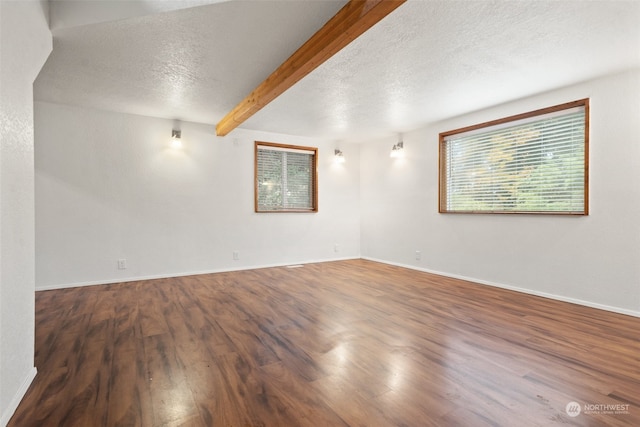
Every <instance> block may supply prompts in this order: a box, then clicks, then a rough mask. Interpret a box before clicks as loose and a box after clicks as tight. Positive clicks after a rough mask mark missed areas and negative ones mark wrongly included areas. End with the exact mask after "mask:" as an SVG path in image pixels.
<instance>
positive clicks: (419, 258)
mask: <svg viewBox="0 0 640 427" xmlns="http://www.w3.org/2000/svg"><path fill="white" fill-rule="evenodd" d="M421 259H422V252H420V251H416V261H420V260H421Z"/></svg>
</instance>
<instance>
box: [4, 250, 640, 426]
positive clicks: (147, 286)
mask: <svg viewBox="0 0 640 427" xmlns="http://www.w3.org/2000/svg"><path fill="white" fill-rule="evenodd" d="M639 331H640V319H639V318H634V317H629V316H624V315H618V314H614V313H609V312H604V311H599V310H595V309H591V308H587V307H582V306H577V305H573V304H568V303H562V302H558V301H553V300H549V299H544V298H538V297H533V296H527V295H524V294H519V293H516V292H510V291H505V290H501V289H495V288H491V287H488V286H483V285H476V284H472V283H468V282H463V281H459V280H454V279H449V278H444V277H439V276H434V275H430V274H426V273H421V272H416V271H412V270H407V269H403V268H398V267H394V266H389V265H384V264H379V263H374V262H370V261H365V260H352V261H340V262H330V263H321V264H310V265H305V266H304V267H301V268H270V269H262V270H252V271H242V272H232V273H221V274H211V275H201V276H191V277H183V278H176V279H163V280H151V281H140V282H133V283H124V284H114V285H105V286H93V287H85V288H72V289H64V290H55V291H44V292H37V293H36V356H35V362H36V366H37V368H38V375H37V377H36V379H35V380H34V382H33V384H32V386H31V388H30V389H29V391H28V392H27V395H26V396H25V398H24V399H23V401H22V403H21V404H20V406H19V408H18V410H17V411H16V413H15V415H14V417H13V418H12V420H11V421H10V423H9V426H12V427H29V426H38V427H40V426H82V427H87V426H346V425H349V426H474V427H475V426H485V425H487V426H489V425H491V426H496V425H498V426H551V425H567V424H568V425H578V426H640V341H639V335H640V332H639ZM570 402H577V403H578V404H580V405H581V406H580V409H581V413H580V414H578V415H577V416H575V417H572V416H569V414H568V413H567V411H566V408H567V405H568V404H569V403H570ZM605 405H617V406H605ZM574 409H576V407H575V406H574ZM616 412H617V413H616ZM575 414H576V413H575V412H574V413H572V415H575Z"/></svg>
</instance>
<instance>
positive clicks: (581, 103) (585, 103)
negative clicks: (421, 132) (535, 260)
mask: <svg viewBox="0 0 640 427" xmlns="http://www.w3.org/2000/svg"><path fill="white" fill-rule="evenodd" d="M577 107H583V108H584V210H583V211H580V212H569V211H515V210H514V211H507V210H468V211H462V210H460V211H456V210H447V181H446V167H447V163H446V161H447V159H446V149H445V145H446V139H447V137H450V136H452V135H456V134H462V133H466V132H472V131H476V130H478V129H482V128H489V127H492V126H499V125H503V124H505V123H509V122H516V121H519V120H525V119H530V118H533V117H536V116H542V115H545V114H550V113H555V112H559V111H562V110H569V109H571V108H577ZM438 158H439V164H438V175H439V184H438V212H440V213H453V214H517V215H521V214H534V215H573V216H586V215H589V98H585V99H580V100H577V101H572V102H567V103H564V104H559V105H555V106H552V107H547V108H542V109H539V110H535V111H530V112H527V113H522V114H517V115H513V116H509V117H505V118H502V119H497V120H492V121H488V122H484V123H480V124H476V125H472V126H467V127H463V128H459V129H455V130H451V131H447V132H442V133H440V134H439V156H438Z"/></svg>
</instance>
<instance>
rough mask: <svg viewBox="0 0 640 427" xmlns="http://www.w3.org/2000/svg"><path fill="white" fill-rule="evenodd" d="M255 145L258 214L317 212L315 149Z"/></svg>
mask: <svg viewBox="0 0 640 427" xmlns="http://www.w3.org/2000/svg"><path fill="white" fill-rule="evenodd" d="M256 144H257V145H256V211H257V212H276V211H315V210H316V200H317V199H316V197H315V191H316V190H315V188H316V186H315V161H316V159H315V156H316V154H315V153H316V152H315V149H308V148H307V147H291V146H279V145H276V144H273V145H262V144H260V143H256Z"/></svg>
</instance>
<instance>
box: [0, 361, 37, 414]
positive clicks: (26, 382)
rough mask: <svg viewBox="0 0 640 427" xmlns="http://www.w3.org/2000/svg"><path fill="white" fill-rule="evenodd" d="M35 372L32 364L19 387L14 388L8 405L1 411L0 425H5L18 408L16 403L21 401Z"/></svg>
mask: <svg viewBox="0 0 640 427" xmlns="http://www.w3.org/2000/svg"><path fill="white" fill-rule="evenodd" d="M37 374H38V370H37V369H36V367H35V366H34V367H33V368H31V370H30V371H29V373H28V374H27V376H26V377H25V378H24V380H23V381H22V384H21V385H20V388H19V389H18V390H16V394H15V395H14V396H13V398H12V399H11V402H10V403H9V406H8V407H7V408H5V410H4V412H3V413H2V418H0V426H6V425H7V424H8V423H9V420H10V419H11V417H12V416H13V414H14V413H15V412H16V409H18V405H19V404H20V402H21V401H22V398H23V397H24V395H25V394H26V393H27V390H28V389H29V387H30V386H31V383H32V382H33V380H34V378H35V377H36V375H37Z"/></svg>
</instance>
